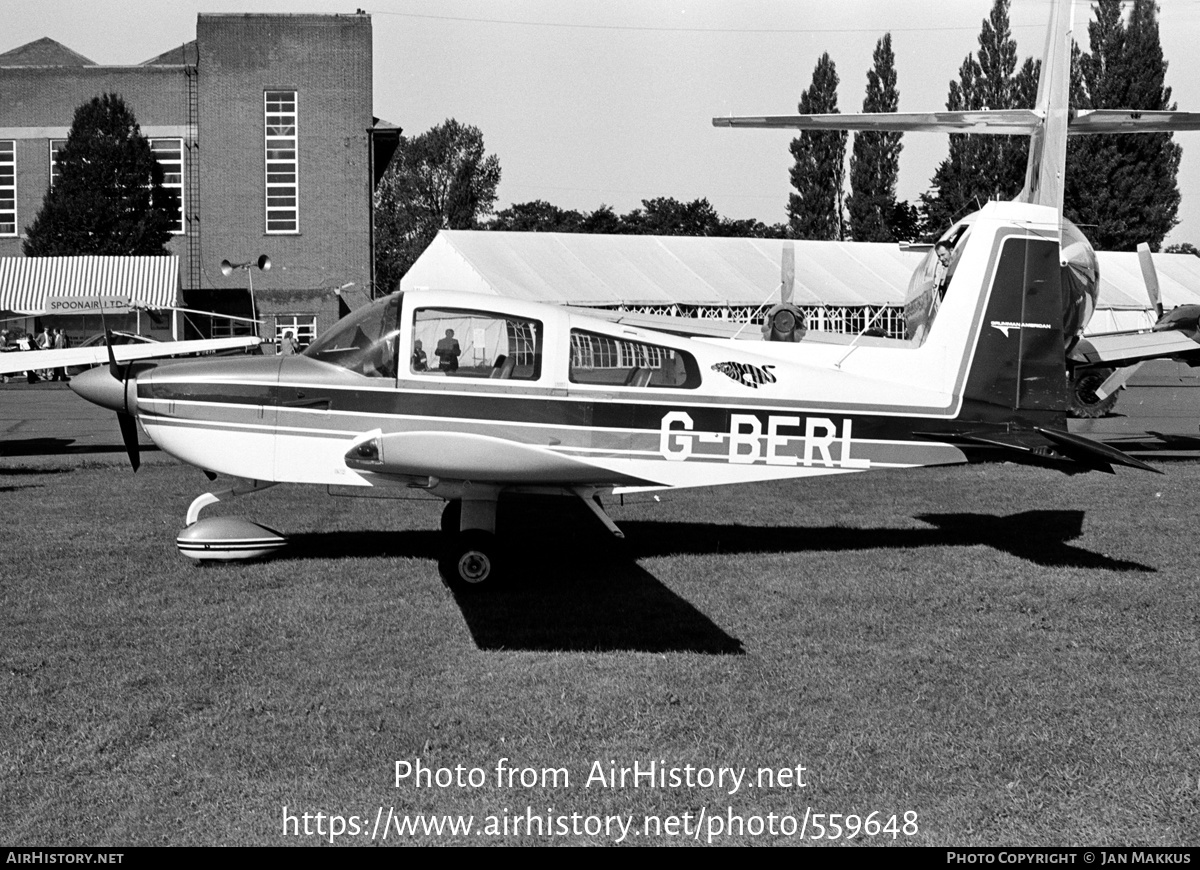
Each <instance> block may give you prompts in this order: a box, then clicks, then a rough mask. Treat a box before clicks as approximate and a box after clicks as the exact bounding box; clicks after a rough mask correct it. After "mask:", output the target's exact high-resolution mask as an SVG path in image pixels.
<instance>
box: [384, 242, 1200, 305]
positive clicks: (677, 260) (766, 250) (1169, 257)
mask: <svg viewBox="0 0 1200 870" xmlns="http://www.w3.org/2000/svg"><path fill="white" fill-rule="evenodd" d="M784 244H785V242H784V240H782V239H744V238H713V237H692V236H621V235H587V234H582V233H519V232H494V231H490V230H442V231H441V232H440V233H438V235H437V238H436V239H434V241H433V243H432V244H430V246H429V247H428V248H427V249H426V250H425V252H424V253H423V254H422V255H421V256H420V257H419V258H418V259H417V262H416V263H415V264H414V265H413V267H412V269H410V270H409V272H408V274H406V275H405V276H404V279H403V280H402V281H401V288H402V289H405V290H411V289H417V288H441V289H450V288H453V289H461V290H474V291H475V292H480V293H493V294H496V295H498V296H507V297H511V298H515V299H528V300H533V301H539V302H554V303H558V304H567V305H585V306H587V305H592V306H601V305H602V306H616V305H625V306H659V305H661V306H669V305H698V306H740V305H761V304H763V303H767V302H770V301H772V300H773V299H775V298H776V295H777V294H778V292H779V281H780V261H781V258H782V252H783V246H784ZM792 244H794V245H795V250H796V290H795V294H794V296H793V301H794V302H796V303H797V304H798V305H839V306H862V305H892V306H900V305H903V304H904V295H905V292H906V291H907V289H908V281H909V277H910V276H911V275H912V273H913V270H914V269H915V268H916V267H917V264H918V263H920V261H921V257H922V256H924V254H923V252H922V251H919V250H916V251H914V250H904V249H901V248H900V247H899V246H898V245H895V244H890V243H881V242H821V241H806V240H798V241H795V242H793V243H792ZM1097 257H1098V259H1099V262H1100V304H1099V307H1100V308H1114V309H1136V310H1144V309H1147V308H1149V306H1150V303H1149V300H1148V298H1147V295H1146V288H1145V284H1144V283H1143V281H1142V274H1141V269H1140V266H1139V265H1138V260H1137V254H1134V253H1122V252H1109V251H1101V252H1098V254H1097ZM1154 264H1155V268H1156V270H1157V271H1158V277H1159V284H1160V286H1161V288H1162V296H1163V304H1164V305H1165V306H1166V307H1168V308H1170V307H1172V306H1175V305H1182V304H1185V303H1200V257H1194V256H1192V255H1190V254H1155V255H1154Z"/></svg>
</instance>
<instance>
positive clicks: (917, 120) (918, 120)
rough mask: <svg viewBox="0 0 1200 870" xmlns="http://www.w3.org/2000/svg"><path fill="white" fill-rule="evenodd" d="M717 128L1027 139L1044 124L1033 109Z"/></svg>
mask: <svg viewBox="0 0 1200 870" xmlns="http://www.w3.org/2000/svg"><path fill="white" fill-rule="evenodd" d="M712 122H713V126H714V127H767V128H791V129H796V130H870V131H875V132H880V133H887V132H896V133H903V132H907V131H910V130H911V131H918V132H924V133H992V134H996V135H1009V136H1028V135H1029V134H1030V133H1032V132H1033V131H1034V130H1036V129H1037V128H1038V126H1039V125H1040V124H1041V123H1042V116H1041V115H1039V114H1038V113H1037V112H1034V111H1032V110H1031V109H997V110H995V111H988V110H982V111H973V112H858V113H854V112H848V113H841V112H836V113H833V114H828V115H743V116H738V117H734V116H729V117H725V118H713V120H712Z"/></svg>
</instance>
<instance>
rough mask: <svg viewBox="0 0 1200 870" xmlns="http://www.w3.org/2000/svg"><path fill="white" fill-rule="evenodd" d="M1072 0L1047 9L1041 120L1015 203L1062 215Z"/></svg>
mask: <svg viewBox="0 0 1200 870" xmlns="http://www.w3.org/2000/svg"><path fill="white" fill-rule="evenodd" d="M1074 5H1075V4H1074V2H1073V0H1057V2H1055V3H1054V4H1053V6H1052V8H1051V10H1050V24H1049V27H1048V28H1047V30H1046V48H1045V51H1044V52H1043V53H1042V71H1041V76H1040V78H1039V79H1038V92H1037V102H1036V103H1035V105H1034V107H1033V108H1034V111H1035V112H1037V113H1038V114H1039V115H1040V116H1041V118H1042V123H1041V124H1040V125H1038V127H1037V128H1035V129H1034V130H1033V131H1032V133H1031V134H1030V137H1029V162H1028V164H1026V168H1025V187H1024V189H1023V190H1022V191H1021V193H1020V195H1018V196H1017V202H1031V203H1034V204H1036V205H1048V206H1050V207H1052V208H1054V209H1057V210H1058V213H1059V214H1060V215H1061V214H1062V206H1063V189H1064V184H1065V175H1066V167H1067V125H1068V123H1069V122H1070V115H1071V105H1070V100H1071V31H1072V19H1073V11H1074V9H1073V7H1074Z"/></svg>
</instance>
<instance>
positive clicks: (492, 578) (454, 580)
mask: <svg viewBox="0 0 1200 870" xmlns="http://www.w3.org/2000/svg"><path fill="white" fill-rule="evenodd" d="M447 538H448V541H447V544H446V549H445V552H444V553H443V555H442V559H441V562H440V563H439V566H438V567H439V569H440V571H441V574H442V577H443V578H444V579H445V581H446V583H447V585H448V586H450V588H451V589H454V590H456V591H460V592H472V591H475V590H478V589H482V588H485V587H486V588H492V587H494V586H495V585H496V584H497V582H498V580H499V578H500V576H501V568H502V567H503V559H502V557H501V553H500V546H499V541H498V540H497V539H496V536H495V535H494V534H493V533H492V532H485V531H483V530H481V529H467V530H466V531H463V532H457V533H451V534H448V535H447Z"/></svg>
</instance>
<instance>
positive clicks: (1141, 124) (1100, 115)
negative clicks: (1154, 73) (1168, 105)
mask: <svg viewBox="0 0 1200 870" xmlns="http://www.w3.org/2000/svg"><path fill="white" fill-rule="evenodd" d="M1188 130H1200V112H1174V111H1169V110H1164V111H1144V110H1142V109H1090V110H1081V111H1080V112H1079V113H1078V114H1077V115H1076V116H1075V117H1074V118H1072V119H1071V120H1070V123H1069V124H1068V125H1067V132H1068V133H1069V134H1070V135H1072V136H1078V135H1083V134H1085V133H1175V132H1184V131H1188Z"/></svg>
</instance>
